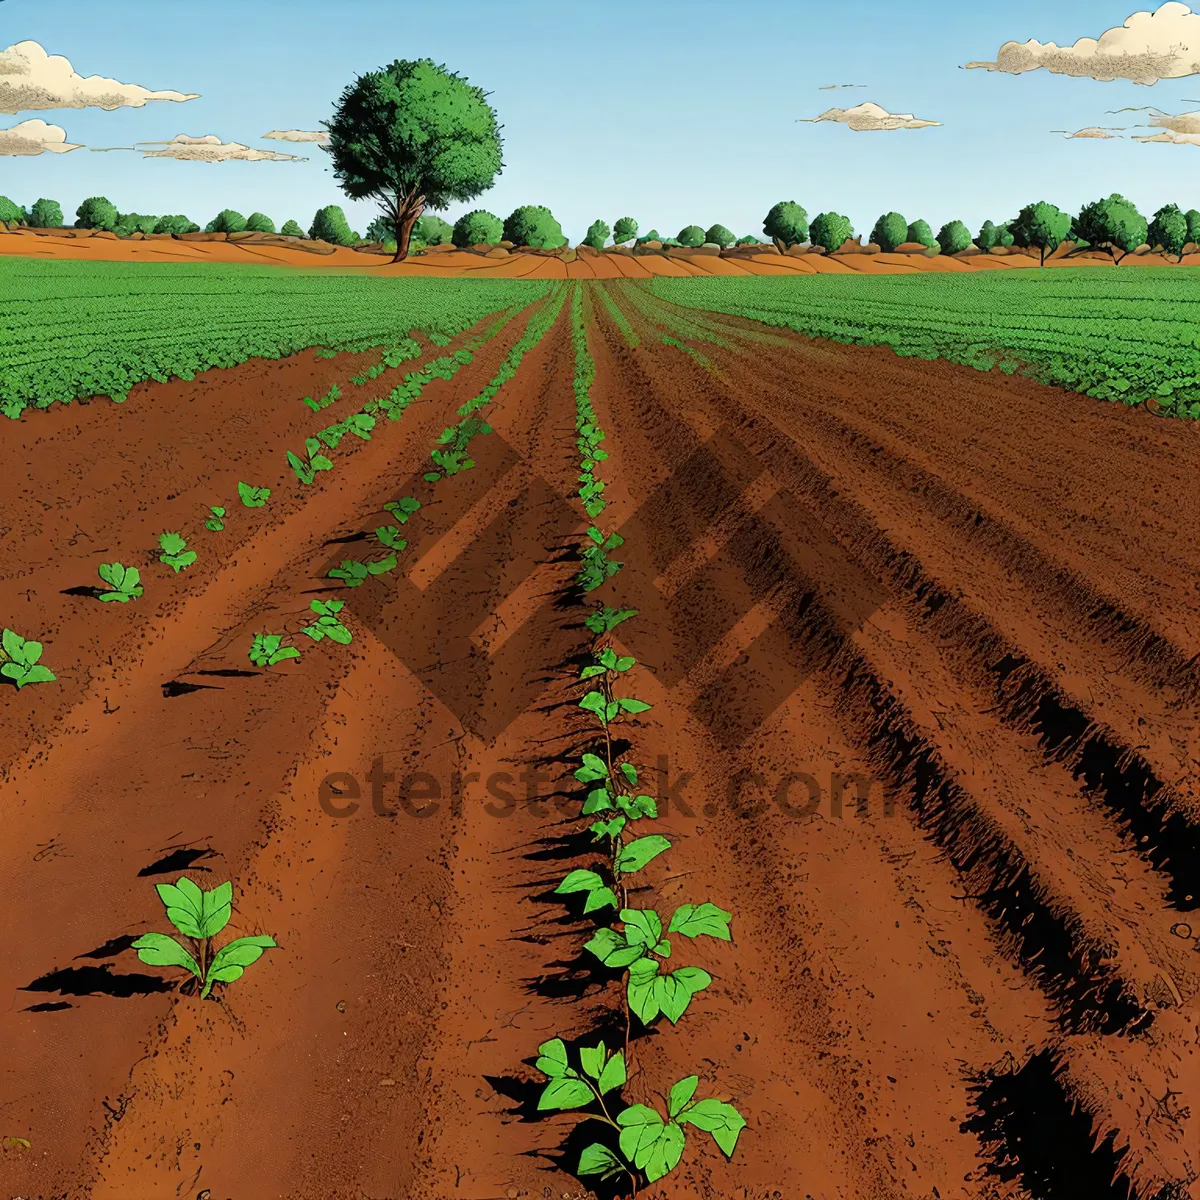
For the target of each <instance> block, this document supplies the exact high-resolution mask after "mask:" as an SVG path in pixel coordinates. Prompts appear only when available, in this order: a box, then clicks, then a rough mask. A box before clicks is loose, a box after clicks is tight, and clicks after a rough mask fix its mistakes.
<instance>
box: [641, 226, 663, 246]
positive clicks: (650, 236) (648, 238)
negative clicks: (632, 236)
mask: <svg viewBox="0 0 1200 1200" xmlns="http://www.w3.org/2000/svg"><path fill="white" fill-rule="evenodd" d="M661 240H662V235H661V234H660V233H659V232H658V230H657V229H652V230H650V232H649V233H647V234H644V235H643V236H642V237H640V238H638V239H637V244H638V245H639V246H642V245H645V243H646V242H658V241H661Z"/></svg>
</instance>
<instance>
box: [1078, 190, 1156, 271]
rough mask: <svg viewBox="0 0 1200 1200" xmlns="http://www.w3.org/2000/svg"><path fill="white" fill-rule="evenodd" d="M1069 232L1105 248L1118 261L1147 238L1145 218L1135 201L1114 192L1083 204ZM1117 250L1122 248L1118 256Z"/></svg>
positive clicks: (1090, 243)
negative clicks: (1103, 197) (1101, 198)
mask: <svg viewBox="0 0 1200 1200" xmlns="http://www.w3.org/2000/svg"><path fill="white" fill-rule="evenodd" d="M1071 232H1072V233H1074V234H1077V235H1078V237H1080V238H1082V239H1083V240H1084V241H1086V242H1087V243H1088V244H1089V245H1092V246H1097V247H1099V248H1100V249H1102V250H1106V251H1107V252H1108V254H1109V255H1110V256H1111V257H1112V259H1113V260H1114V261H1115V262H1118V263H1119V262H1120V261H1121V259H1122V258H1124V257H1125V255H1126V254H1128V253H1129V252H1130V251H1131V250H1136V249H1137V248H1138V246H1141V245H1142V244H1143V243H1144V242H1145V241H1146V235H1147V233H1148V232H1149V230H1148V227H1147V224H1146V218H1145V217H1143V216H1142V214H1141V213H1140V212H1138V210H1137V207H1136V205H1134V204H1133V203H1132V202H1131V201H1129V200H1126V199H1125V197H1124V196H1122V195H1120V194H1119V193H1117V192H1113V194H1112V195H1111V196H1108V197H1107V198H1106V199H1103V200H1094V201H1093V202H1092V203H1091V204H1086V205H1084V207H1083V208H1082V209H1081V210H1080V213H1079V215H1078V216H1077V217H1076V218H1075V220H1074V222H1073V224H1072V228H1071ZM1072 240H1074V239H1072ZM1118 250H1120V251H1121V256H1120V258H1118V257H1117V251H1118Z"/></svg>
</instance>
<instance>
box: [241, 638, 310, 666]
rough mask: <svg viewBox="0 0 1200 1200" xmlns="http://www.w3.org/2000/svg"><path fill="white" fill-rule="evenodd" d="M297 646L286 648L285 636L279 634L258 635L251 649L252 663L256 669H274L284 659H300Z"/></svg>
mask: <svg viewBox="0 0 1200 1200" xmlns="http://www.w3.org/2000/svg"><path fill="white" fill-rule="evenodd" d="M299 657H300V651H299V650H297V649H296V647H295V646H285V645H284V644H283V635H282V634H278V633H256V634H255V635H254V643H253V644H252V645H251V647H250V661H251V662H252V663H253V664H254V665H255V666H256V667H273V666H275V664H276V663H281V662H283V661H284V659H288V658H299Z"/></svg>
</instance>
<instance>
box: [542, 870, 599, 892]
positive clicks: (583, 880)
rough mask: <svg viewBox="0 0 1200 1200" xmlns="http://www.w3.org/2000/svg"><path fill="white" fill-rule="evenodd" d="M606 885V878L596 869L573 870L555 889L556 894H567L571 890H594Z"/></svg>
mask: <svg viewBox="0 0 1200 1200" xmlns="http://www.w3.org/2000/svg"><path fill="white" fill-rule="evenodd" d="M603 886H604V880H603V879H601V878H600V876H599V875H597V874H596V872H595V871H583V870H578V871H572V872H571V873H570V874H569V875H568V876H567V877H566V879H564V880H563V881H562V883H560V884H559V885H558V887H556V888H555V889H554V891H555V894H556V895H566V894H569V893H571V892H592V891H595V889H596V888H598V887H603Z"/></svg>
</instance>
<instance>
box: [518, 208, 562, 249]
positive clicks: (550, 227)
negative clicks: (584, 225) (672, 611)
mask: <svg viewBox="0 0 1200 1200" xmlns="http://www.w3.org/2000/svg"><path fill="white" fill-rule="evenodd" d="M504 240H505V241H506V242H512V244H513V245H514V246H528V247H529V248H530V249H533V250H554V249H557V248H558V247H559V246H565V245H566V244H567V239H566V237H565V236H564V235H563V231H562V226H561V225H559V223H558V222H557V221H556V220H555V219H554V214H553V213H552V212H551V211H550V210H549V209H548V208H546V207H545V206H544V205H541V204H523V205H521V207H520V208H514V209H513V211H512V212H511V213H509V214H508V218H507V219H506V220H505V222H504Z"/></svg>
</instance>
